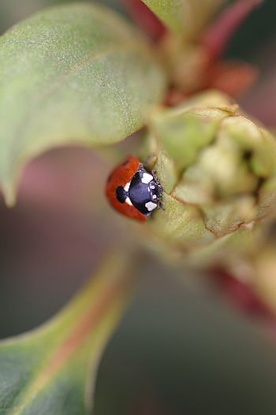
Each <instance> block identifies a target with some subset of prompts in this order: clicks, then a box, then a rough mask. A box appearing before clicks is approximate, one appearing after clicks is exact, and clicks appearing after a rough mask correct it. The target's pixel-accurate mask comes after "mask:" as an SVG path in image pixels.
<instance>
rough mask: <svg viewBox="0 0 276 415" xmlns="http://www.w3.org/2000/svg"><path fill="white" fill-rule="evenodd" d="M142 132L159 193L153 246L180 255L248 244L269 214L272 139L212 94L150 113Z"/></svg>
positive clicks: (273, 186)
mask: <svg viewBox="0 0 276 415" xmlns="http://www.w3.org/2000/svg"><path fill="white" fill-rule="evenodd" d="M149 131H150V132H149V136H148V138H147V153H148V154H149V153H150V154H154V155H155V157H156V162H155V165H154V167H153V169H154V170H155V171H156V175H157V177H158V178H159V180H160V183H161V185H162V187H163V191H164V193H163V204H164V210H159V211H158V212H156V214H155V215H154V217H153V218H152V220H151V221H150V224H149V226H150V227H151V229H152V231H153V232H154V234H155V235H156V236H157V237H158V239H159V240H163V242H164V243H165V244H166V245H167V246H168V245H170V246H171V247H174V248H176V249H177V250H178V251H179V250H180V251H181V252H190V251H192V250H194V249H198V248H207V249H208V250H210V249H211V250H215V247H217V246H221V245H223V244H224V243H225V242H226V241H227V242H229V243H230V242H231V245H232V246H233V245H235V244H234V241H237V244H236V245H237V246H236V248H238V250H241V248H242V249H246V248H247V244H248V246H249V245H252V244H251V242H250V243H249V242H248V241H251V240H252V235H253V231H254V229H255V228H256V225H257V224H258V223H259V222H260V221H262V220H264V219H268V218H272V217H273V215H275V202H276V141H275V139H274V137H273V135H272V134H271V133H270V132H269V131H267V130H266V129H265V128H264V127H263V126H261V125H259V124H257V123H256V122H255V121H254V120H252V119H250V118H249V117H248V116H247V115H245V114H244V113H242V112H241V111H240V109H239V106H238V105H237V104H236V103H233V102H231V99H230V98H229V97H228V96H226V95H224V94H222V93H219V92H216V91H209V92H206V93H204V94H201V95H199V96H194V97H193V98H192V99H190V100H189V101H187V102H186V103H185V104H184V105H182V106H181V107H178V108H173V109H158V110H156V111H155V112H154V113H153V114H152V116H151V119H150V122H149ZM257 233H258V232H257ZM233 236H235V238H234V240H233ZM241 241H242V242H241ZM241 243H242V245H241Z"/></svg>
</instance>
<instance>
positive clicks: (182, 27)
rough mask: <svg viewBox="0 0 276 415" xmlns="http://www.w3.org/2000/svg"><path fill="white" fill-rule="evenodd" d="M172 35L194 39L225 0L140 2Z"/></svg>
mask: <svg viewBox="0 0 276 415" xmlns="http://www.w3.org/2000/svg"><path fill="white" fill-rule="evenodd" d="M142 1H143V3H145V4H146V5H147V6H148V7H149V8H150V9H151V10H152V11H153V12H154V13H155V14H156V15H157V16H158V17H159V18H160V20H162V22H163V23H164V24H165V25H166V26H167V27H168V28H169V29H170V30H171V31H173V32H174V33H176V34H178V35H182V36H184V37H185V38H186V39H187V40H192V39H195V38H196V37H197V36H198V35H199V34H200V32H201V31H202V30H203V29H204V27H205V26H206V24H207V23H208V22H209V21H210V19H211V18H212V17H213V16H214V14H215V13H216V12H217V11H218V9H219V8H220V7H221V5H222V4H223V3H225V0H204V1H203V0H142Z"/></svg>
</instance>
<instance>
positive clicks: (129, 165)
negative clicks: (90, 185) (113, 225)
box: [106, 156, 147, 222]
mask: <svg viewBox="0 0 276 415" xmlns="http://www.w3.org/2000/svg"><path fill="white" fill-rule="evenodd" d="M139 167H140V161H139V160H138V159H137V158H136V157H133V156H129V157H128V158H127V159H126V160H125V161H124V162H123V163H120V164H119V165H118V166H117V167H115V169H114V170H113V171H112V172H111V174H110V176H109V177H108V180H107V184H106V197H107V199H108V200H109V202H110V204H111V205H112V206H113V207H114V208H115V209H116V210H117V211H118V212H120V213H121V214H123V215H125V216H128V217H129V218H132V219H136V220H139V221H141V222H145V221H146V220H147V217H146V216H145V215H144V214H143V213H141V212H140V211H139V210H138V209H136V208H135V207H134V206H130V205H128V204H127V203H121V202H119V200H118V198H117V195H116V190H117V188H118V187H119V186H122V187H124V186H125V185H126V184H127V183H129V182H130V181H131V180H132V178H133V176H134V175H135V173H136V172H137V171H138V169H139Z"/></svg>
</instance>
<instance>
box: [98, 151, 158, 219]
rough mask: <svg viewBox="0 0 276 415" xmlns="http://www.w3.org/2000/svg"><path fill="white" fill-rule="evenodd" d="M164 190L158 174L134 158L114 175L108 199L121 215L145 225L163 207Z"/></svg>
mask: <svg viewBox="0 0 276 415" xmlns="http://www.w3.org/2000/svg"><path fill="white" fill-rule="evenodd" d="M162 192H163V190H162V187H161V184H160V183H159V181H158V179H157V177H156V176H155V174H154V173H153V172H151V171H149V170H148V169H146V167H145V166H144V165H143V164H142V163H141V162H140V161H139V160H138V159H137V158H136V157H134V156H129V157H128V158H127V159H126V160H125V161H124V162H123V163H121V164H119V165H118V166H117V167H115V169H114V170H113V171H112V172H111V174H110V176H109V178H108V180H107V184H106V197H107V199H108V200H109V202H110V204H111V205H112V206H113V207H114V208H115V209H116V210H117V211H118V212H120V213H121V214H123V215H125V216H128V217H129V218H132V219H136V220H139V221H141V222H145V221H146V220H147V219H148V218H149V217H150V215H151V214H152V212H153V211H154V210H155V209H156V208H160V207H162V201H161V198H162Z"/></svg>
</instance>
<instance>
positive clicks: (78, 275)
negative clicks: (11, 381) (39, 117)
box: [0, 0, 276, 415]
mask: <svg viewBox="0 0 276 415" xmlns="http://www.w3.org/2000/svg"><path fill="white" fill-rule="evenodd" d="M98 2H99V3H104V4H110V5H111V4H112V5H113V6H115V7H117V8H118V9H120V6H119V5H118V2H116V1H112V0H109V1H107V0H105V1H98ZM56 3H65V1H54V0H41V1H40V0H9V1H8V0H0V32H1V33H3V32H4V30H6V29H7V28H8V27H9V26H11V25H12V24H14V23H16V22H17V21H18V20H20V19H22V18H25V17H27V16H29V15H30V14H31V13H32V12H33V11H36V10H39V9H41V8H43V7H45V6H47V5H52V4H56ZM275 16H276V2H275V0H267V1H266V2H265V4H264V6H263V7H262V8H261V9H258V10H256V11H255V12H254V13H252V15H251V16H250V17H249V18H248V19H247V21H246V23H245V24H244V25H243V27H242V28H241V29H240V30H239V31H238V32H237V34H236V36H235V37H234V39H233V41H232V43H231V45H230V47H229V50H228V56H229V57H235V58H240V59H244V60H247V61H248V62H251V63H254V64H257V65H259V67H260V69H261V71H262V72H261V76H260V79H259V81H258V84H257V85H256V87H254V89H252V90H251V91H249V92H248V94H247V95H246V96H243V97H242V98H241V100H240V102H241V103H242V105H243V106H244V108H245V109H246V110H247V111H248V112H250V113H251V114H253V115H254V116H257V117H258V118H260V119H261V120H262V121H263V122H264V123H266V124H267V125H270V126H273V125H276V25H275ZM49 122H50V120H49ZM103 160H104V158H102V157H101V155H100V154H98V155H96V154H95V153H93V152H92V151H89V150H84V149H81V148H72V147H71V148H67V149H59V150H52V151H50V152H48V153H47V154H45V155H43V156H42V157H40V158H38V159H36V160H34V162H32V163H31V164H30V165H29V166H28V168H27V169H26V171H25V173H24V176H23V178H22V181H21V185H20V190H19V197H18V204H17V206H16V207H15V208H13V209H11V210H9V209H7V208H6V207H5V205H4V202H3V200H2V198H1V202H0V214H1V216H0V229H1V232H0V247H1V249H0V316H1V317H0V338H5V337H7V336H11V335H15V334H18V333H22V332H24V331H26V330H30V329H32V328H34V327H35V326H37V325H38V324H40V323H42V322H44V321H45V320H46V319H48V318H50V317H51V316H53V315H54V314H55V313H56V312H57V311H58V309H59V308H60V307H61V306H63V305H64V304H65V303H66V302H67V301H68V299H69V298H71V296H72V295H73V294H74V293H75V292H76V290H77V288H78V287H80V286H81V285H82V283H83V282H84V281H85V280H86V279H87V277H88V276H89V275H90V274H91V273H92V272H93V271H95V270H96V269H97V265H98V264H99V263H100V261H101V258H103V257H104V254H105V252H106V251H107V250H108V249H109V247H112V245H113V244H114V243H115V244H118V243H121V244H122V246H123V245H124V243H126V242H125V241H126V240H127V239H128V237H129V235H128V223H129V222H128V220H125V219H124V218H121V217H119V216H116V214H115V213H113V212H112V211H111V209H110V208H109V207H108V206H107V205H106V203H105V200H104V196H103V188H104V183H105V178H106V176H107V175H108V169H109V167H108V163H107V162H104V161H103ZM141 262H142V263H141V267H140V268H139V272H140V274H141V282H140V284H139V287H138V290H137V295H136V297H135V298H134V301H133V303H132V304H131V306H130V309H129V311H128V313H127V314H126V316H125V318H124V320H123V322H122V324H121V326H120V327H119V329H118V331H117V332H116V334H115V336H114V337H113V339H112V341H111V342H110V344H109V345H108V348H107V350H106V352H105V355H104V358H103V360H102V363H101V366H100V372H99V378H98V383H97V389H96V408H95V414H96V415H178V414H179V415H180V414H181V415H186V414H187V415H200V414H204V415H205V414H207V415H208V414H210V415H216V414H219V415H228V414H229V415H236V414H243V415H247V414H248V415H255V414H256V415H274V414H275V413H276V394H275V389H276V324H275V323H271V322H268V321H264V320H262V318H261V317H256V316H252V315H248V314H246V313H242V312H241V311H240V310H238V309H237V308H235V306H234V305H233V304H231V303H230V301H229V300H228V299H227V298H226V296H224V295H222V294H221V293H218V291H217V289H216V287H215V286H214V284H212V283H211V282H210V279H208V276H207V275H205V274H204V273H203V272H196V271H193V270H182V271H181V270H175V272H174V274H175V275H173V274H172V271H171V270H169V269H167V268H166V266H165V265H161V264H158V263H157V262H156V261H155V260H154V259H153V258H152V257H150V256H146V255H145V256H143V258H142V259H141Z"/></svg>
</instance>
